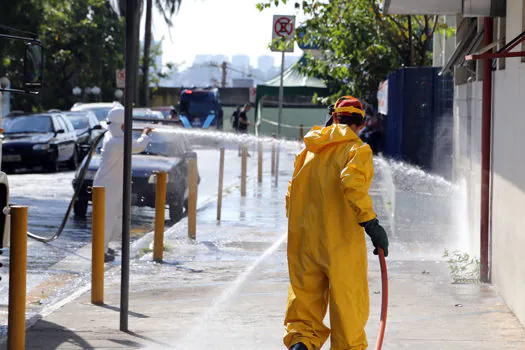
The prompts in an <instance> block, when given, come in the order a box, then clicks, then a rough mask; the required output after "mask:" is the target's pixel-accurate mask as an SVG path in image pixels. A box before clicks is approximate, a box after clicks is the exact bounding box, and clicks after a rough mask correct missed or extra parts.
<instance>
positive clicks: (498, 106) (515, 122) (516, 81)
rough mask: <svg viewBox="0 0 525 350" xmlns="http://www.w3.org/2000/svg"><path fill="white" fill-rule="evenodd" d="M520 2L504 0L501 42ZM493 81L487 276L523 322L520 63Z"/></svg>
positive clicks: (524, 181) (519, 24) (524, 121)
mask: <svg viewBox="0 0 525 350" xmlns="http://www.w3.org/2000/svg"><path fill="white" fill-rule="evenodd" d="M524 3H525V1H523V0H520V1H507V20H506V41H507V42H508V41H510V40H512V39H513V38H514V37H516V36H517V35H518V34H520V33H521V32H522V31H523V30H524ZM517 49H518V50H523V49H524V48H523V47H522V46H521V45H519V46H518V48H517ZM493 86H494V91H493V101H494V102H493V103H494V106H493V111H494V112H493V120H494V122H493V125H494V127H493V160H492V162H493V165H492V167H493V185H492V186H493V187H492V281H493V283H494V285H495V286H496V287H497V288H498V291H499V292H500V294H501V296H502V297H503V298H504V299H505V301H506V303H507V305H508V306H509V307H510V309H511V310H512V311H513V312H514V314H515V315H516V316H517V317H518V319H519V320H520V321H521V323H522V324H523V325H525V259H523V255H522V251H523V250H522V247H525V230H524V228H525V215H523V211H524V208H525V163H524V161H523V160H524V155H523V150H524V149H525V139H524V137H523V132H524V131H525V117H524V113H523V108H522V105H523V99H524V96H525V63H523V62H522V60H521V59H520V58H508V59H506V62H505V68H504V69H500V70H498V71H496V72H495V73H494V85H493Z"/></svg>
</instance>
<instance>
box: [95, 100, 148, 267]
mask: <svg viewBox="0 0 525 350" xmlns="http://www.w3.org/2000/svg"><path fill="white" fill-rule="evenodd" d="M107 123H108V132H107V133H106V135H105V137H104V144H103V145H102V152H101V155H102V159H101V161H100V166H99V168H98V171H97V173H96V174H95V179H94V181H93V185H94V186H104V187H105V189H106V213H105V214H106V215H105V216H106V220H105V231H104V244H105V246H104V248H105V252H106V253H105V261H106V262H109V261H112V260H114V259H115V251H114V250H113V249H110V248H109V247H108V245H109V242H110V241H112V240H114V239H117V238H118V237H119V236H120V235H121V231H122V188H123V181H122V180H123V174H124V173H123V167H124V109H123V108H122V107H114V108H113V109H111V110H110V111H109V112H108V116H107ZM151 131H152V130H151V129H150V128H144V130H143V132H142V135H141V137H140V138H139V139H138V140H133V142H132V144H133V147H132V152H133V153H140V152H142V151H144V150H145V149H146V147H147V146H148V144H149V134H150V133H151Z"/></svg>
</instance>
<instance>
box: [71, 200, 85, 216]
mask: <svg viewBox="0 0 525 350" xmlns="http://www.w3.org/2000/svg"><path fill="white" fill-rule="evenodd" d="M87 209H88V202H87V201H86V200H77V201H76V202H75V206H74V207H73V211H74V213H75V217H77V218H85V217H86V214H87Z"/></svg>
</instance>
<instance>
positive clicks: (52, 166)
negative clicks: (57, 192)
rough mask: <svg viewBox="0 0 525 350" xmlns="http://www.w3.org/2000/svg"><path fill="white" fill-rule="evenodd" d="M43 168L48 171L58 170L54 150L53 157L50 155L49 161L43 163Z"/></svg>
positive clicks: (54, 171) (56, 155) (55, 171)
mask: <svg viewBox="0 0 525 350" xmlns="http://www.w3.org/2000/svg"><path fill="white" fill-rule="evenodd" d="M44 168H45V170H46V171H47V172H49V173H57V172H58V171H59V170H60V168H59V164H58V154H57V152H56V151H55V153H54V154H53V157H51V159H50V160H49V162H48V163H47V164H45V165H44Z"/></svg>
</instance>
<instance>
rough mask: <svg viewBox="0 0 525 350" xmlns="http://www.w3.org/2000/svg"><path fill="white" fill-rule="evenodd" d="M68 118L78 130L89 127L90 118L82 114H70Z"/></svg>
mask: <svg viewBox="0 0 525 350" xmlns="http://www.w3.org/2000/svg"><path fill="white" fill-rule="evenodd" d="M67 118H68V119H69V121H70V122H71V124H73V128H75V129H76V130H82V129H89V121H88V118H86V117H83V116H81V115H68V116H67Z"/></svg>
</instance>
